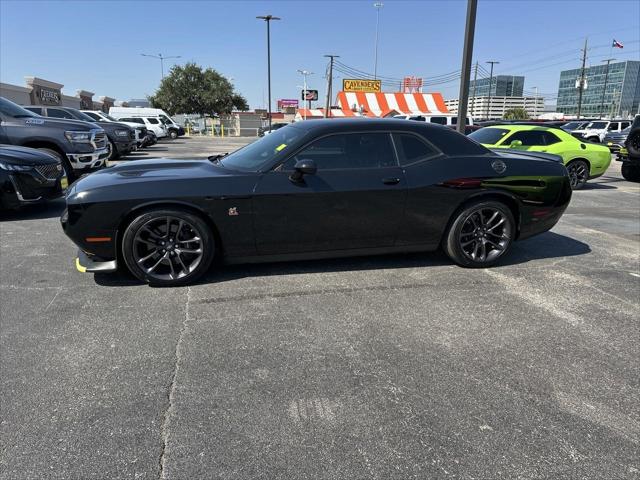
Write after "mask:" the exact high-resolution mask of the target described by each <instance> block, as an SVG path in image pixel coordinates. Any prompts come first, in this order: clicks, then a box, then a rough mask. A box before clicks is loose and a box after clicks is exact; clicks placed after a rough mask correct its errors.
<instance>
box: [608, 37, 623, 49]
mask: <svg viewBox="0 0 640 480" xmlns="http://www.w3.org/2000/svg"><path fill="white" fill-rule="evenodd" d="M611 46H612V47H615V48H624V45H622V43H620V42H619V41H617V40H616V39H615V38H614V39H613V45H611Z"/></svg>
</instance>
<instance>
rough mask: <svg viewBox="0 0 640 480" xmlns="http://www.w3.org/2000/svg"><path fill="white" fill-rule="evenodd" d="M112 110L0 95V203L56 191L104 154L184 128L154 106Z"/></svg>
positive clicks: (111, 156)
mask: <svg viewBox="0 0 640 480" xmlns="http://www.w3.org/2000/svg"><path fill="white" fill-rule="evenodd" d="M140 110H152V111H140ZM115 114H116V115H115V116H112V115H108V114H106V113H104V112H101V111H90V110H84V111H81V110H78V109H75V108H70V107H62V106H43V105H27V106H24V107H22V106H19V105H17V104H15V103H13V102H11V101H9V100H7V99H6V98H3V97H0V170H1V172H0V189H1V190H0V206H1V207H3V208H13V207H16V206H19V205H23V204H28V203H33V202H38V201H42V200H46V199H48V198H52V197H55V196H59V195H61V194H62V191H63V190H64V189H65V188H66V187H67V185H68V184H69V183H71V182H73V181H74V180H76V179H78V178H79V177H81V176H82V175H85V174H88V173H91V172H94V171H96V170H99V169H101V168H104V167H105V166H106V165H107V161H108V160H115V159H118V158H121V157H123V156H125V155H127V154H129V153H130V152H132V151H133V150H137V149H140V148H145V147H148V146H150V145H153V144H155V143H156V142H157V140H158V138H159V137H160V138H161V137H169V138H175V137H177V136H179V135H181V134H184V130H182V129H181V128H180V127H179V126H178V125H176V124H175V122H173V120H172V119H171V117H169V116H168V115H166V114H165V113H164V112H162V111H160V112H158V111H156V109H134V108H120V109H119V110H117V111H116V112H115ZM15 147H21V148H15ZM30 149H35V150H38V151H39V152H37V151H36V152H34V151H33V150H30ZM21 156H22V157H24V158H23V159H22V161H20V158H21ZM52 162H53V163H52ZM46 165H49V166H46ZM50 165H54V166H50ZM54 167H55V168H54ZM58 167H59V175H58Z"/></svg>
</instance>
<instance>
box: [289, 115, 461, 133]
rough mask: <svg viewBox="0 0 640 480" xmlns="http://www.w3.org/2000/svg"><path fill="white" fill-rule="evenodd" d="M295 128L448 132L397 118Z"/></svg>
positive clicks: (333, 121) (332, 120)
mask: <svg viewBox="0 0 640 480" xmlns="http://www.w3.org/2000/svg"><path fill="white" fill-rule="evenodd" d="M292 125H293V126H294V127H296V128H302V129H305V130H314V131H316V132H318V131H324V132H326V133H333V132H357V131H362V130H397V131H401V130H404V131H407V130H411V131H422V132H424V131H425V130H431V129H432V130H433V131H440V130H442V129H446V130H450V129H449V128H448V127H445V126H443V125H439V124H435V123H425V122H407V121H406V120H402V119H398V118H367V117H358V118H327V119H321V120H304V121H302V122H295V123H293V124H292Z"/></svg>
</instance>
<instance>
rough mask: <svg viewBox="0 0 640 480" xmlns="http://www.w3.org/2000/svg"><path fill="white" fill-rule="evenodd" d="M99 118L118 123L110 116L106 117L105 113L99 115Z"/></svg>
mask: <svg viewBox="0 0 640 480" xmlns="http://www.w3.org/2000/svg"><path fill="white" fill-rule="evenodd" d="M100 116H101V117H103V118H106V119H107V120H111V121H112V122H117V121H118V120H116V119H115V118H113V117H112V116H111V115H107V114H106V113H101V114H100Z"/></svg>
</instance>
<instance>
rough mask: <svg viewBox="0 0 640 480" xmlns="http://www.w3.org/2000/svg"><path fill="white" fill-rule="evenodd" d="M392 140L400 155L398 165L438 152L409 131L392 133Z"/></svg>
mask: <svg viewBox="0 0 640 480" xmlns="http://www.w3.org/2000/svg"><path fill="white" fill-rule="evenodd" d="M393 140H394V142H395V144H396V148H397V149H398V155H399V156H400V165H402V166H405V165H410V164H412V163H416V162H421V161H423V160H426V159H427V158H431V157H435V156H437V155H439V154H440V152H438V150H436V149H435V148H434V147H432V146H431V145H428V144H427V143H426V142H423V141H422V140H420V139H419V138H418V137H417V136H416V135H411V134H409V133H394V134H393Z"/></svg>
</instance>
